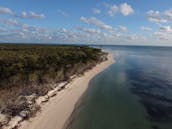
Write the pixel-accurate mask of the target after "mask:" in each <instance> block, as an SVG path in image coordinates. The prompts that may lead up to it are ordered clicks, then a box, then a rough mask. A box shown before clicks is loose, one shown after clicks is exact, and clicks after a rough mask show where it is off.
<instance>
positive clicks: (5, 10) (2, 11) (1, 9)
mask: <svg viewBox="0 0 172 129" xmlns="http://www.w3.org/2000/svg"><path fill="white" fill-rule="evenodd" d="M0 14H10V15H12V14H13V11H12V10H11V9H9V8H4V7H0Z"/></svg>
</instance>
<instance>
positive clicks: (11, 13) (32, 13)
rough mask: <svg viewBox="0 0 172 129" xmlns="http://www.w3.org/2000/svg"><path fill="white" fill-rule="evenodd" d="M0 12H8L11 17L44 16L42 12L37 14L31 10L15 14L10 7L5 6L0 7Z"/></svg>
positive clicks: (39, 17)
mask: <svg viewBox="0 0 172 129" xmlns="http://www.w3.org/2000/svg"><path fill="white" fill-rule="evenodd" d="M0 14H8V15H11V16H13V17H18V18H26V19H43V18H45V15H44V14H38V13H35V12H33V11H30V12H25V11H23V12H22V13H21V14H17V13H16V12H13V11H12V10H11V9H9V8H5V7H0Z"/></svg>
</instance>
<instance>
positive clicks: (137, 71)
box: [67, 46, 172, 129]
mask: <svg viewBox="0 0 172 129" xmlns="http://www.w3.org/2000/svg"><path fill="white" fill-rule="evenodd" d="M103 49H106V50H108V51H111V52H112V53H113V54H114V57H115V60H116V63H115V64H113V65H112V66H110V67H109V68H108V69H106V70H105V71H103V72H102V73H100V74H99V75H97V76H96V77H94V78H93V79H92V80H91V81H90V86H89V88H88V90H87V91H86V93H85V94H84V95H83V97H82V98H81V101H80V102H78V104H77V106H76V109H75V111H74V113H73V114H72V116H71V118H70V121H69V124H68V126H67V129H172V49H171V48H153V47H117V46H104V47H103Z"/></svg>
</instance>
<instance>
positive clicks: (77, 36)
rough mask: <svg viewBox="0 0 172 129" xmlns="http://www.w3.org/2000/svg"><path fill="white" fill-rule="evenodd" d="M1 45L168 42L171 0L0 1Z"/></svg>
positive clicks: (171, 30)
mask: <svg viewBox="0 0 172 129" xmlns="http://www.w3.org/2000/svg"><path fill="white" fill-rule="evenodd" d="M0 43H46V44H52V43H55V44H103V45H143V46H145V45H151V46H152V45H153V46H172V0H0Z"/></svg>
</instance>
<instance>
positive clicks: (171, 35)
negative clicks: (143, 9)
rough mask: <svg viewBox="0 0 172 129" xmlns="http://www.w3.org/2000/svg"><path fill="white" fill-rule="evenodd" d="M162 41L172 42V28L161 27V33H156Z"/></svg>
mask: <svg viewBox="0 0 172 129" xmlns="http://www.w3.org/2000/svg"><path fill="white" fill-rule="evenodd" d="M154 34H155V36H157V37H158V38H159V39H160V40H170V41H172V28H171V26H161V27H160V28H159V31H157V32H155V33H154Z"/></svg>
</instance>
